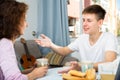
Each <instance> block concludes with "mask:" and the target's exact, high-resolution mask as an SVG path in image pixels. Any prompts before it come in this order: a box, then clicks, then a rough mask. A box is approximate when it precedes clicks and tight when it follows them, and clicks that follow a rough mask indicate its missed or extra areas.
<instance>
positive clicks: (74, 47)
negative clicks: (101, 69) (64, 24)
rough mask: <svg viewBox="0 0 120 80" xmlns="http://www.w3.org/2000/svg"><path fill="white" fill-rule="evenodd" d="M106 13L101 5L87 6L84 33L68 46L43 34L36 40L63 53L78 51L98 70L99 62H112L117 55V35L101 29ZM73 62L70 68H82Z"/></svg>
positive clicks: (84, 15) (83, 13) (82, 58)
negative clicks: (60, 44)
mask: <svg viewBox="0 0 120 80" xmlns="http://www.w3.org/2000/svg"><path fill="white" fill-rule="evenodd" d="M105 14H106V12H105V10H104V9H103V8H102V7H101V6H99V5H90V6H88V7H87V8H85V9H84V10H83V12H82V15H83V17H82V19H83V31H84V34H81V35H80V36H79V38H78V39H76V40H75V41H74V42H72V43H71V44H69V45H68V46H65V47H62V46H58V45H55V44H54V43H52V41H51V40H50V39H49V38H48V37H47V36H45V35H43V34H42V35H41V39H36V42H37V43H38V44H39V45H40V46H42V47H49V48H51V49H52V50H54V51H55V52H56V53H59V54H61V55H67V54H70V53H72V52H74V51H77V52H78V53H79V55H80V61H81V62H82V61H92V62H93V63H94V68H95V69H96V71H97V69H98V64H100V63H104V62H111V61H113V60H115V59H116V56H117V39H116V37H115V36H114V35H113V34H111V33H109V32H101V31H100V29H101V26H102V24H103V21H104V17H105ZM71 64H72V66H71V68H70V69H80V66H79V65H78V63H76V62H72V63H71ZM70 69H69V70H70ZM67 71H68V70H66V72H67Z"/></svg>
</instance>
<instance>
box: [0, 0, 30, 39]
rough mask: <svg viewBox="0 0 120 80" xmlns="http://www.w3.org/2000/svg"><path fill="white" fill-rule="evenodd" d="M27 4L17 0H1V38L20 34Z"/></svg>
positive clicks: (15, 36) (10, 37) (9, 37)
mask: <svg viewBox="0 0 120 80" xmlns="http://www.w3.org/2000/svg"><path fill="white" fill-rule="evenodd" d="M27 9H28V6H27V4H25V3H22V2H17V1H15V0H1V1H0V39H2V38H7V39H16V38H17V37H19V36H20V25H21V20H23V18H25V14H26V11H27Z"/></svg>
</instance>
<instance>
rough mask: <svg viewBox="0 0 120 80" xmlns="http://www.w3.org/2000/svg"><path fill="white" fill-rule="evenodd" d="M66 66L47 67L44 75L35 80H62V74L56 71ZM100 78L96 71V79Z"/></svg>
mask: <svg viewBox="0 0 120 80" xmlns="http://www.w3.org/2000/svg"><path fill="white" fill-rule="evenodd" d="M66 68H68V67H57V68H51V69H48V72H47V74H46V76H44V77H42V78H39V79H36V80H63V79H62V75H61V74H59V73H58V71H60V70H64V69H66ZM100 78H101V77H100V75H99V74H98V73H97V74H96V80H100Z"/></svg>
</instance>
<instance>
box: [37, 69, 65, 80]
mask: <svg viewBox="0 0 120 80" xmlns="http://www.w3.org/2000/svg"><path fill="white" fill-rule="evenodd" d="M65 68H66V67H57V68H51V69H48V72H47V74H46V76H44V77H42V78H39V79H37V80H63V79H62V76H61V74H59V73H58V71H60V70H63V69H65Z"/></svg>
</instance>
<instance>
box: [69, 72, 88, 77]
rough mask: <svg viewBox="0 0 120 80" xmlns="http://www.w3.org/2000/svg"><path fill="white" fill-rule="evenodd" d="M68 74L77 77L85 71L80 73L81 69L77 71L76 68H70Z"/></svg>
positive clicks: (81, 75) (83, 74)
mask: <svg viewBox="0 0 120 80" xmlns="http://www.w3.org/2000/svg"><path fill="white" fill-rule="evenodd" d="M68 74H70V75H72V76H78V77H84V76H85V75H86V73H82V72H81V71H77V70H70V71H69V72H68Z"/></svg>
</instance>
